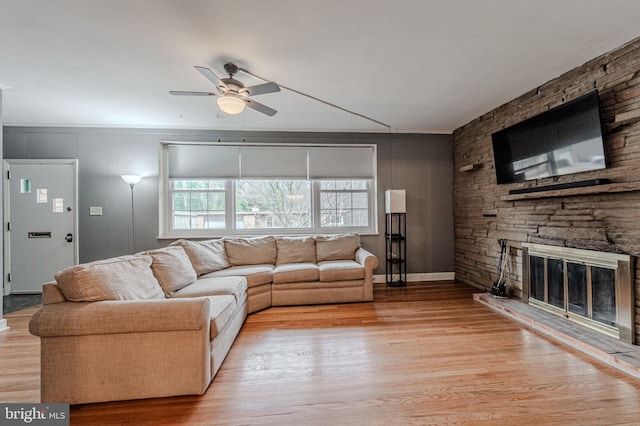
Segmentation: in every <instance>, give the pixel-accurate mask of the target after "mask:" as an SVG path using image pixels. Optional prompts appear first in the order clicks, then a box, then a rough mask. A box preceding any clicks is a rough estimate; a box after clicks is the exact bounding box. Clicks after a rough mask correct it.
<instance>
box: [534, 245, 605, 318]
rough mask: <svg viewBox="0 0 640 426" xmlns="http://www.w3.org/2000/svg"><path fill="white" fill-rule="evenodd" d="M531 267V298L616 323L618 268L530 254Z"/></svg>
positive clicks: (585, 316) (567, 312)
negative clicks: (616, 277) (616, 269)
mask: <svg viewBox="0 0 640 426" xmlns="http://www.w3.org/2000/svg"><path fill="white" fill-rule="evenodd" d="M529 270H530V295H529V297H530V298H531V299H535V300H537V301H539V302H542V303H544V304H547V305H550V306H551V307H553V308H556V309H560V310H562V311H563V312H564V313H566V314H571V315H575V316H579V317H583V318H587V319H589V320H592V321H596V322H598V323H600V324H603V325H605V326H609V327H615V326H616V296H615V286H616V281H615V270H613V269H608V268H601V267H596V266H591V265H585V264H582V263H576V262H569V261H566V260H563V259H553V258H544V257H538V256H530V257H529Z"/></svg>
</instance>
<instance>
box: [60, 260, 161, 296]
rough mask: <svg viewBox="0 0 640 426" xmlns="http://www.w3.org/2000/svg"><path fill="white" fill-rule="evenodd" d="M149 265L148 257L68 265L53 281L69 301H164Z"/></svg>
mask: <svg viewBox="0 0 640 426" xmlns="http://www.w3.org/2000/svg"><path fill="white" fill-rule="evenodd" d="M151 262H152V257H151V256H148V255H133V256H120V257H114V258H111V259H106V260H99V261H96V262H91V263H85V264H82V265H77V266H71V267H69V268H67V269H64V270H62V271H60V272H58V273H57V274H56V281H57V282H58V285H59V287H60V289H61V290H62V292H63V293H64V296H65V297H66V298H67V300H70V301H72V302H94V301H98V300H142V299H164V297H165V296H164V293H163V291H162V287H160V284H159V283H158V280H157V279H156V277H154V276H153V272H152V271H151Z"/></svg>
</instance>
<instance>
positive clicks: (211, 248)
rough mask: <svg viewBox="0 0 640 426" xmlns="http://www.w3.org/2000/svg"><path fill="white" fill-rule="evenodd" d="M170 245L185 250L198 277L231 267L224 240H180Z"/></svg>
mask: <svg viewBox="0 0 640 426" xmlns="http://www.w3.org/2000/svg"><path fill="white" fill-rule="evenodd" d="M170 245H171V246H173V245H179V246H182V247H183V248H184V251H185V252H186V253H187V255H188V256H189V260H191V264H192V265H193V269H195V271H196V273H197V274H198V276H200V275H202V274H207V273H209V272H213V271H219V270H221V269H224V268H228V267H229V266H231V265H230V264H229V261H228V260H227V254H226V252H225V245H224V240H207V241H190V240H178V241H174V242H173V243H171V244H170Z"/></svg>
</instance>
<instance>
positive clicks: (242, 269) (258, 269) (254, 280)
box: [200, 265, 273, 288]
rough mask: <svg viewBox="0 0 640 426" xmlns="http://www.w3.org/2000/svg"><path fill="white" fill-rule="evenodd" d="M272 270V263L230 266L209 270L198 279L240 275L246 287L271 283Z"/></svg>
mask: <svg viewBox="0 0 640 426" xmlns="http://www.w3.org/2000/svg"><path fill="white" fill-rule="evenodd" d="M272 272H273V265H245V266H232V267H230V268H227V269H223V270H221V271H216V272H211V273H208V274H205V275H202V276H201V277H200V279H203V278H212V277H228V276H233V275H240V276H243V277H245V278H246V279H247V287H248V288H251V287H255V286H258V285H264V284H271V278H272V277H271V273H272Z"/></svg>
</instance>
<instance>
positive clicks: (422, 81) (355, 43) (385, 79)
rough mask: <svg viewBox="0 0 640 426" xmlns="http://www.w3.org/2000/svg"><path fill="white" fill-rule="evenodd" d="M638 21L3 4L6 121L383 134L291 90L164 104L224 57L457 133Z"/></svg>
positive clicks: (470, 11) (459, 6)
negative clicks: (254, 105) (233, 107)
mask: <svg viewBox="0 0 640 426" xmlns="http://www.w3.org/2000/svg"><path fill="white" fill-rule="evenodd" d="M639 22H640V1H638V0H517V1H515V0H482V1H478V0H377V1H373V0H324V1H322V0H268V1H267V0H262V1H260V0H254V1H248V0H229V1H226V2H223V1H213V0H209V1H205V0H189V1H180V0H0V88H1V89H3V116H4V124H5V125H9V126H100V127H154V128H156V127H158V128H177V129H239V130H313V131H315V130H319V131H373V132H378V131H380V132H386V131H387V128H385V127H384V126H381V125H379V124H376V123H373V122H371V121H368V120H365V119H362V118H359V117H357V116H354V115H351V114H348V113H346V112H343V111H340V110H337V109H334V108H331V107H328V106H326V105H324V104H322V103H320V102H317V101H313V100H310V99H308V98H305V97H303V96H300V95H298V94H295V93H292V92H290V91H287V90H283V91H282V92H279V93H274V94H266V95H262V96H260V97H256V100H257V101H259V102H262V103H264V104H266V105H269V106H271V107H273V108H275V109H277V110H278V111H279V112H278V114H277V115H276V116H274V117H267V116H264V115H262V114H260V113H257V112H256V111H253V110H248V109H247V110H245V112H243V113H242V114H241V115H240V116H237V117H229V118H219V117H217V105H216V103H215V98H214V97H176V96H171V95H169V94H168V91H169V90H194V91H211V90H212V87H213V86H212V84H211V83H210V82H209V81H208V80H207V79H205V78H204V77H203V76H202V75H201V74H200V73H198V72H197V71H196V70H195V69H194V68H193V66H194V65H203V66H207V67H210V68H212V69H213V70H214V71H215V72H216V73H217V74H218V75H220V76H224V72H223V68H222V65H223V64H224V63H225V62H227V61H233V62H235V63H236V64H237V65H238V66H240V67H244V68H246V69H248V70H249V71H252V72H253V73H255V74H257V75H260V76H263V77H265V78H267V79H269V80H272V81H275V82H277V83H280V84H282V85H285V86H288V87H291V88H293V89H296V90H299V91H302V92H305V93H308V94H310V95H313V96H315V97H318V98H320V99H323V100H326V101H328V102H331V103H334V104H336V105H339V106H341V107H343V108H346V109H349V110H352V111H355V112H357V113H359V114H363V115H365V116H368V117H371V118H373V119H375V120H378V121H381V122H383V123H386V124H388V125H389V126H390V127H391V131H392V132H417V133H432V132H433V133H440V132H451V131H453V130H454V129H456V128H458V127H459V126H461V125H463V124H465V123H467V122H469V121H470V120H472V119H474V118H476V117H478V116H480V115H482V114H483V113H485V112H487V111H490V110H491V109H493V108H495V107H497V106H499V105H501V104H503V103H505V102H507V101H509V100H511V99H513V98H515V97H517V96H519V95H521V94H522V93H524V92H526V91H528V90H531V89H533V88H535V87H537V86H538V85H540V84H542V83H544V82H546V81H548V80H550V79H552V78H554V77H557V76H558V75H560V74H561V73H563V72H565V71H568V70H570V69H572V68H574V67H576V66H579V65H581V64H583V63H584V62H586V61H588V60H590V59H592V58H595V57H597V56H599V55H600V54H602V53H605V52H607V51H609V50H611V49H613V48H615V47H618V46H620V45H622V44H624V43H626V42H628V41H630V40H632V39H634V38H636V37H638V36H640V25H639V24H638V23H639ZM237 78H238V79H240V80H242V81H243V82H244V83H245V84H246V85H252V84H257V83H261V81H259V80H256V79H254V78H252V77H249V76H247V75H242V74H238V76H237Z"/></svg>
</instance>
